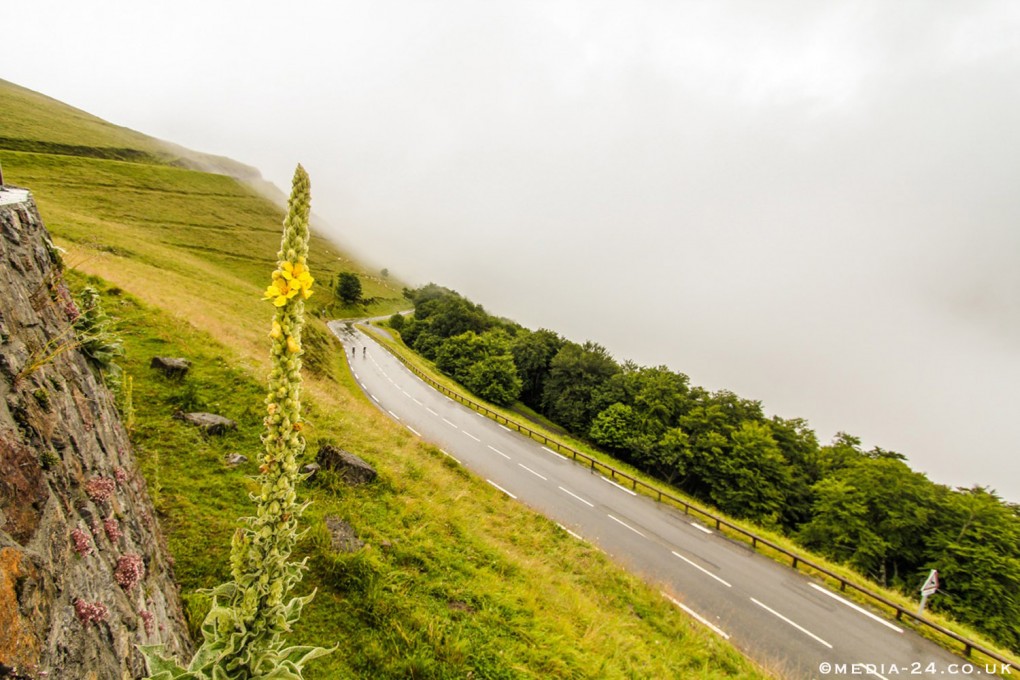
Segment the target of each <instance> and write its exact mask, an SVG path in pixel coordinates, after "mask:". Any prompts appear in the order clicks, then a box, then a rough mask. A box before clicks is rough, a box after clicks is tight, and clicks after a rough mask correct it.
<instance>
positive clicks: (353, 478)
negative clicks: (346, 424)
mask: <svg viewBox="0 0 1020 680" xmlns="http://www.w3.org/2000/svg"><path fill="white" fill-rule="evenodd" d="M315 462H316V463H318V464H319V466H320V467H321V469H323V470H336V471H337V472H338V473H339V474H340V477H341V478H343V480H344V481H345V482H347V483H348V484H350V485H352V486H354V485H358V484H368V483H369V482H371V481H374V480H375V478H376V477H378V473H377V472H376V471H375V468H373V467H372V466H371V465H369V464H368V463H366V462H365V461H363V460H362V459H361V458H358V457H357V456H355V455H354V454H353V453H351V452H349V451H344V450H343V449H340V448H337V447H335V446H332V445H331V444H323V445H322V446H320V447H319V453H318V454H317V455H316V456H315Z"/></svg>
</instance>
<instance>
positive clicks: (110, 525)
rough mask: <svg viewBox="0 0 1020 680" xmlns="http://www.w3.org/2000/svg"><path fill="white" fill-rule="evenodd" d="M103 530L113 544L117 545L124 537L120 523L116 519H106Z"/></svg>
mask: <svg viewBox="0 0 1020 680" xmlns="http://www.w3.org/2000/svg"><path fill="white" fill-rule="evenodd" d="M103 529H104V530H105V531H106V537H107V538H109V539H110V542H111V543H116V542H117V541H118V540H119V539H120V537H121V536H123V535H124V534H123V532H121V530H120V522H118V521H117V519H116V518H115V517H107V518H106V519H104V520H103Z"/></svg>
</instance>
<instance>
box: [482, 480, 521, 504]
mask: <svg viewBox="0 0 1020 680" xmlns="http://www.w3.org/2000/svg"><path fill="white" fill-rule="evenodd" d="M485 481H487V482H488V483H489V484H492V485H493V486H494V487H496V488H497V489H499V490H500V491H502V492H503V493H505V494H506V495H507V496H510V498H512V499H514V500H517V496H515V495H513V494H512V493H510V492H509V491H507V490H506V489H504V488H503V487H501V486H500V485H499V484H497V483H496V482H494V481H492V480H491V479H486V480H485Z"/></svg>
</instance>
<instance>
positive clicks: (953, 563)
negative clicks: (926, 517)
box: [912, 487, 1020, 652]
mask: <svg viewBox="0 0 1020 680" xmlns="http://www.w3.org/2000/svg"><path fill="white" fill-rule="evenodd" d="M937 493H938V508H939V510H938V513H937V516H936V517H937V519H938V526H937V528H935V529H934V530H933V531H931V533H930V535H929V537H928V543H929V549H928V552H929V558H928V562H927V563H925V564H924V566H923V567H922V568H921V569H920V570H918V572H917V574H915V576H916V575H919V574H921V573H922V572H926V571H927V570H928V569H938V570H939V575H940V577H941V579H940V580H941V582H942V584H941V586H940V589H939V597H936V598H934V599H933V600H932V608H933V609H936V610H938V609H941V610H947V611H950V612H952V613H953V616H954V617H955V618H957V619H959V620H961V621H965V622H967V623H970V624H972V625H974V626H976V627H978V628H980V629H982V630H984V631H985V632H987V633H988V634H989V635H991V636H992V638H994V639H995V640H996V641H997V642H998V643H999V644H1001V645H1004V646H1006V647H1009V648H1010V649H1012V650H1013V651H1014V652H1016V651H1018V650H1020V628H1018V627H1017V621H1020V506H1016V505H1010V504H1007V503H1004V502H1002V500H1000V499H999V498H998V497H997V496H996V495H995V494H994V493H992V492H990V491H988V490H986V489H983V488H981V487H975V488H973V489H968V490H960V491H949V490H948V489H946V488H945V487H939V491H938V492H937ZM916 582H917V578H916V577H915V579H914V584H912V585H913V586H914V587H915V588H916Z"/></svg>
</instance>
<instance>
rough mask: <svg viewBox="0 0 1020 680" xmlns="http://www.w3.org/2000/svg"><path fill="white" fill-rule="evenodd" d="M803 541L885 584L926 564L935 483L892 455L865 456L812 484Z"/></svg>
mask: <svg viewBox="0 0 1020 680" xmlns="http://www.w3.org/2000/svg"><path fill="white" fill-rule="evenodd" d="M813 492H814V496H815V501H814V503H813V505H812V512H811V520H810V521H809V522H807V523H805V524H804V525H803V526H802V527H801V529H800V532H799V535H800V537H801V540H803V541H804V543H805V545H807V547H810V548H816V549H818V550H820V551H822V552H824V553H826V554H828V555H830V556H832V557H835V558H836V559H839V560H843V561H846V562H848V563H850V564H852V565H853V566H854V567H856V568H857V569H858V570H860V571H861V572H863V573H865V574H867V575H868V576H870V577H871V578H874V579H876V580H877V581H879V582H880V583H882V584H883V585H903V576H904V575H907V574H911V573H912V572H913V571H914V570H916V569H918V568H920V567H921V566H922V565H923V564H924V563H925V549H924V536H925V534H926V533H927V532H928V528H929V526H930V522H931V520H932V519H933V516H934V512H935V509H934V495H933V494H934V485H933V484H932V483H931V482H930V481H928V478H927V477H925V476H924V475H923V474H921V473H918V472H914V471H912V470H911V469H910V468H909V467H908V466H907V465H906V463H904V462H903V461H901V460H897V459H896V458H892V457H877V458H871V457H867V456H862V457H860V458H859V459H858V460H857V461H856V462H855V463H853V464H852V465H850V466H848V467H845V468H843V469H841V470H840V472H839V473H838V475H835V476H832V477H827V478H826V479H823V480H822V481H821V482H818V483H817V484H816V485H815V486H814V488H813Z"/></svg>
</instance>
